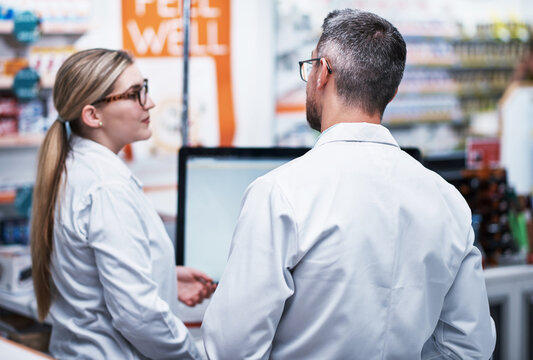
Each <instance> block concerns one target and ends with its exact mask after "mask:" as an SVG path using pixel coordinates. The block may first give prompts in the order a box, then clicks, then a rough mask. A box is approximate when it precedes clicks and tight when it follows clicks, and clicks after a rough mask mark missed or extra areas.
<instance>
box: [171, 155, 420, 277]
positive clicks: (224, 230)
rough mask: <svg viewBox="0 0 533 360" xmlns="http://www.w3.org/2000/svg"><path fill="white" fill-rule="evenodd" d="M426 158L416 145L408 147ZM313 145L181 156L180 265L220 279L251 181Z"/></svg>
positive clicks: (178, 240)
mask: <svg viewBox="0 0 533 360" xmlns="http://www.w3.org/2000/svg"><path fill="white" fill-rule="evenodd" d="M403 150H405V151H406V152H407V153H409V154H410V155H411V156H413V157H414V158H415V159H417V160H419V161H420V160H421V154H420V151H419V150H418V149H416V148H404V149H403ZM307 151H309V148H224V147H219V148H194V147H183V148H181V149H180V151H179V154H178V183H179V184H178V218H177V224H176V264H178V265H185V266H190V267H193V268H196V269H199V270H201V271H203V272H205V273H207V274H208V275H209V276H211V277H212V278H213V280H215V281H219V280H220V277H221V276H222V272H223V270H224V267H225V265H226V261H227V258H228V254H229V248H230V244H231V239H232V237H233V231H234V229H235V225H236V224H237V219H238V216H239V212H240V208H241V202H242V198H243V195H244V192H245V190H246V188H247V187H248V185H250V184H251V183H252V182H253V181H254V180H255V179H257V178H258V177H260V176H262V175H264V174H266V173H267V172H269V171H270V170H273V169H274V168H276V167H278V166H280V165H282V164H284V163H286V162H288V161H290V160H292V159H294V158H296V157H299V156H301V155H303V154H305V153H306V152H307Z"/></svg>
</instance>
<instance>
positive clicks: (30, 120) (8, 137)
mask: <svg viewBox="0 0 533 360" xmlns="http://www.w3.org/2000/svg"><path fill="white" fill-rule="evenodd" d="M47 106H48V105H47V104H45V103H44V100H43V99H36V100H32V101H29V102H23V103H19V102H18V101H17V100H16V99H15V98H14V97H13V96H12V95H4V96H0V148H14V147H35V146H39V145H40V143H41V142H42V139H43V137H44V131H45V130H46V129H47V128H48V125H49V119H48V116H47V115H50V114H47V110H46V107H47Z"/></svg>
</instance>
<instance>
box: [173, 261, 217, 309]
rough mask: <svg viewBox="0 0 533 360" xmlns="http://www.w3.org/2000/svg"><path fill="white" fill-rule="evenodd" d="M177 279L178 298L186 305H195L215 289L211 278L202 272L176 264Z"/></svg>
mask: <svg viewBox="0 0 533 360" xmlns="http://www.w3.org/2000/svg"><path fill="white" fill-rule="evenodd" d="M176 277H177V280H178V300H179V301H181V302H182V303H184V304H185V305H187V306H195V305H198V304H200V303H201V302H202V301H203V300H204V299H207V298H209V297H210V296H211V294H212V293H213V292H214V291H215V289H216V287H217V286H216V284H214V283H213V279H211V278H210V277H209V276H207V275H206V274H204V273H203V272H201V271H199V270H196V269H193V268H189V267H185V266H176Z"/></svg>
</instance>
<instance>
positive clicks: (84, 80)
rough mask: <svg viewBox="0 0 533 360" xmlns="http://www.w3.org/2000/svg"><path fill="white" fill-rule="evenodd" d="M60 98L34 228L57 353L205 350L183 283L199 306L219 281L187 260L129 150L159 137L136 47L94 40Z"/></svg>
mask: <svg viewBox="0 0 533 360" xmlns="http://www.w3.org/2000/svg"><path fill="white" fill-rule="evenodd" d="M53 98H54V105H55V107H56V109H57V112H58V118H57V121H55V122H54V123H53V124H52V126H51V127H50V129H49V130H48V132H47V134H46V136H45V139H44V141H43V144H42V145H41V149H40V154H39V165H38V170H37V179H36V183H35V190H34V198H33V214H32V226H31V248H32V261H33V282H34V288H35V295H36V298H37V306H38V315H39V319H40V320H44V319H45V318H46V317H47V316H48V317H49V319H50V320H51V321H52V325H53V326H52V336H51V340H50V352H51V353H52V355H53V356H55V357H57V358H77V359H145V358H153V359H163V358H168V359H199V358H201V356H200V354H199V353H198V350H197V349H196V347H195V345H194V342H193V340H192V337H191V336H190V334H189V332H188V331H187V328H186V327H185V326H184V324H183V323H182V322H181V321H180V320H179V319H178V318H177V316H176V307H177V301H178V295H177V287H178V286H177V283H179V287H180V295H179V300H181V301H182V302H184V303H186V304H187V305H190V306H192V305H195V304H196V303H199V302H201V301H202V300H203V298H205V297H209V296H210V295H211V293H212V292H213V291H214V286H213V285H212V281H211V279H210V278H209V277H207V275H205V274H203V273H201V272H199V271H197V270H194V269H190V268H183V267H177V268H176V267H175V262H174V249H173V245H172V242H171V240H170V239H169V237H168V235H167V233H166V231H165V228H164V226H163V223H162V221H161V219H160V218H159V216H158V215H157V213H156V211H155V210H154V208H153V206H152V205H151V204H150V203H149V201H148V200H147V199H146V197H145V195H144V194H143V191H142V185H141V183H140V181H139V180H138V179H137V178H136V177H135V176H134V175H133V174H132V173H131V171H130V170H129V169H128V167H127V166H126V165H125V164H124V163H123V162H122V160H121V159H120V157H119V156H118V155H117V153H118V152H119V151H120V150H121V149H122V148H123V147H124V146H125V145H127V144H129V143H132V142H134V141H138V140H145V139H148V138H149V137H150V136H151V131H150V128H149V123H150V115H149V111H150V109H152V108H153V107H154V106H155V105H154V102H153V101H152V99H151V98H150V96H149V95H148V84H147V80H146V79H144V78H143V76H142V75H141V72H140V71H139V69H138V68H137V66H136V65H135V64H134V62H133V59H132V58H131V57H130V55H129V54H128V53H126V52H124V51H120V50H107V49H90V50H85V51H80V52H78V53H75V54H73V55H72V56H70V57H69V58H68V59H67V60H66V61H65V63H64V64H63V65H62V66H61V68H60V69H59V71H58V73H57V76H56V81H55V85H54V89H53ZM176 276H177V279H176ZM176 280H177V281H176Z"/></svg>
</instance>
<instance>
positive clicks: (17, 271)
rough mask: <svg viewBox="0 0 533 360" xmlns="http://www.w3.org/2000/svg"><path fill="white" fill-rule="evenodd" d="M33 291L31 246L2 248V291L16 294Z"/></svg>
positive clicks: (0, 249) (0, 265)
mask: <svg viewBox="0 0 533 360" xmlns="http://www.w3.org/2000/svg"><path fill="white" fill-rule="evenodd" d="M31 289H32V278H31V253H30V248H29V246H18V245H10V246H0V290H4V291H9V292H14V293H15V292H24V291H28V290H31Z"/></svg>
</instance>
